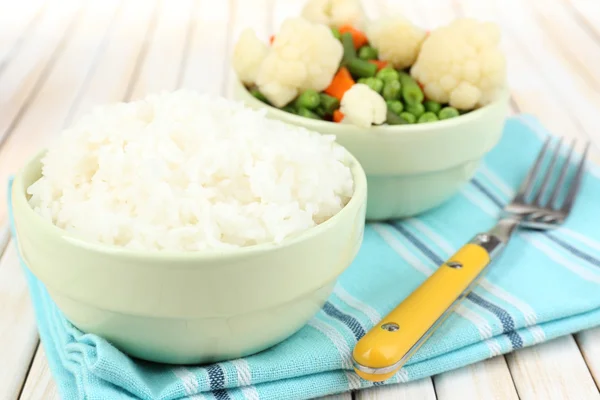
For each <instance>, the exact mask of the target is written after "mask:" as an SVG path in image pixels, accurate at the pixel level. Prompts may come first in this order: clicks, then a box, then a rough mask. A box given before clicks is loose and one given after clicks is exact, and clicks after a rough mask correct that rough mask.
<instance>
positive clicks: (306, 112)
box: [298, 107, 321, 119]
mask: <svg viewBox="0 0 600 400" xmlns="http://www.w3.org/2000/svg"><path fill="white" fill-rule="evenodd" d="M298 115H299V116H301V117H306V118H312V119H321V117H319V115H318V114H317V113H314V112H312V111H311V110H309V109H308V108H304V107H302V108H299V109H298Z"/></svg>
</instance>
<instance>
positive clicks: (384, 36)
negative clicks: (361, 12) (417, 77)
mask: <svg viewBox="0 0 600 400" xmlns="http://www.w3.org/2000/svg"><path fill="white" fill-rule="evenodd" d="M365 33H366V34H367V38H368V39H369V43H370V44H371V46H373V47H375V48H376V49H377V51H379V58H380V59H381V60H384V61H389V62H390V63H391V64H392V65H393V66H394V67H396V68H400V69H404V68H406V67H409V66H411V65H412V64H413V63H414V62H415V60H416V58H417V55H418V54H419V49H420V48H421V44H422V43H423V40H424V39H425V35H426V32H425V31H424V30H423V29H421V28H419V27H417V26H415V25H413V24H412V23H411V22H410V21H409V20H407V19H406V18H404V17H403V16H401V15H393V16H388V17H382V18H380V19H378V20H375V21H371V22H369V25H368V26H367V29H366V32H365Z"/></svg>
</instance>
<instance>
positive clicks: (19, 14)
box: [0, 0, 47, 74]
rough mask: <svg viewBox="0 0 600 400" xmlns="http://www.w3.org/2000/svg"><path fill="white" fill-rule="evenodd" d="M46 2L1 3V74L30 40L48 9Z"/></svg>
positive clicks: (39, 0)
mask: <svg viewBox="0 0 600 400" xmlns="http://www.w3.org/2000/svg"><path fill="white" fill-rule="evenodd" d="M46 3H47V2H45V1H44V0H31V1H27V2H25V1H18V2H17V1H14V2H7V1H5V2H2V3H0V74H1V73H2V70H3V69H4V68H5V67H6V65H7V64H8V62H9V61H10V59H11V58H14V57H15V56H16V54H17V53H18V52H19V50H20V49H21V47H22V45H23V43H24V42H25V41H27V39H29V37H30V34H31V32H32V30H33V29H34V28H35V25H37V24H38V23H39V20H40V17H41V16H42V14H43V13H44V11H45V9H46V5H47V4H46Z"/></svg>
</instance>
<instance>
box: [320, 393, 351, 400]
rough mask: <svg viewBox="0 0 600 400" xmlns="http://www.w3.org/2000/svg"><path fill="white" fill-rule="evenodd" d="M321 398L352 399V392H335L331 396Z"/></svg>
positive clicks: (328, 399) (331, 399) (327, 399)
mask: <svg viewBox="0 0 600 400" xmlns="http://www.w3.org/2000/svg"><path fill="white" fill-rule="evenodd" d="M321 400H352V393H342V394H334V395H331V396H325V397H321Z"/></svg>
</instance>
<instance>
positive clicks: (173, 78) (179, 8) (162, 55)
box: [127, 0, 194, 100]
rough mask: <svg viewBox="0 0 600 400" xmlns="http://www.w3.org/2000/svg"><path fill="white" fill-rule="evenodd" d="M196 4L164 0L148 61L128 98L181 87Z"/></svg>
mask: <svg viewBox="0 0 600 400" xmlns="http://www.w3.org/2000/svg"><path fill="white" fill-rule="evenodd" d="M193 5H194V2H193V0H180V1H176V2H168V3H167V2H164V1H161V2H160V8H159V10H158V15H159V19H158V22H157V25H156V29H155V30H154V32H153V34H152V37H151V38H149V39H148V40H150V41H151V45H150V47H149V48H148V53H147V55H146V60H145V62H144V64H143V67H142V69H141V71H140V73H139V75H138V76H137V78H136V80H135V85H134V86H133V87H132V91H131V94H128V95H127V100H130V99H131V100H135V99H139V98H141V97H144V96H146V95H147V94H150V93H157V92H161V91H164V90H173V89H175V88H176V87H177V84H178V79H179V75H180V69H181V61H182V59H183V58H184V50H185V42H186V40H185V38H186V36H187V34H188V31H189V28H190V22H191V18H190V16H191V15H192V8H193Z"/></svg>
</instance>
